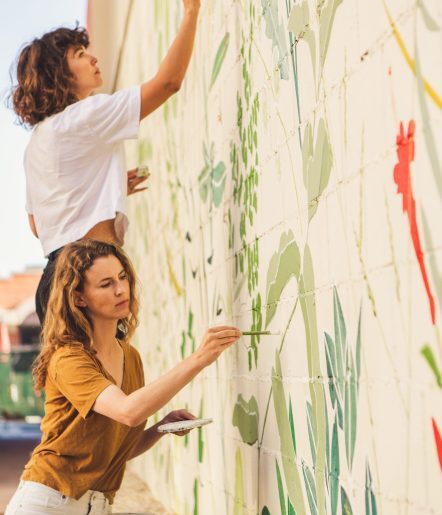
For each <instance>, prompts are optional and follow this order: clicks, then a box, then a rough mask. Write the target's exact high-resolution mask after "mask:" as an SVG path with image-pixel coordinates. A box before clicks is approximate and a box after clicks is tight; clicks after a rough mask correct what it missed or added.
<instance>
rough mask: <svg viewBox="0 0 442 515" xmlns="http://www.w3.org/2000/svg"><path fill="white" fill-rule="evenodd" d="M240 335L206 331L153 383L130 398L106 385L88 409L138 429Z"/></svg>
mask: <svg viewBox="0 0 442 515" xmlns="http://www.w3.org/2000/svg"><path fill="white" fill-rule="evenodd" d="M240 336H241V332H240V331H239V329H237V328H236V327H231V326H219V327H213V328H211V329H209V330H208V331H207V332H206V334H205V335H204V338H203V342H202V343H201V345H200V347H199V348H198V349H197V350H196V351H195V352H194V353H193V354H191V355H190V356H189V357H188V358H186V359H184V360H183V361H181V362H180V363H179V364H178V365H177V366H175V367H174V368H172V370H169V372H167V373H166V374H164V375H163V376H161V377H159V378H158V379H157V380H156V381H154V382H153V383H151V384H149V385H147V386H143V387H142V388H139V389H138V390H135V391H134V392H132V393H131V394H130V395H126V394H125V393H124V392H123V391H122V390H121V389H120V388H118V387H117V386H116V385H110V386H108V387H107V388H105V389H104V390H103V391H102V392H101V393H100V395H99V396H98V397H97V399H96V401H95V404H94V405H93V407H92V409H93V410H94V411H96V412H97V413H100V414H101V415H105V416H106V417H109V418H112V419H113V420H116V421H117V422H121V423H122V424H125V425H127V426H131V427H135V426H138V425H139V424H141V423H143V422H144V421H145V420H146V419H147V418H149V417H150V416H151V415H153V414H154V413H156V412H157V411H158V410H159V409H161V408H162V407H163V406H164V405H165V404H167V403H168V402H169V401H170V400H171V399H172V398H173V397H174V396H175V395H176V394H177V393H178V392H179V391H180V390H181V389H182V388H184V386H186V385H187V384H188V383H190V381H191V380H192V379H193V378H194V377H195V376H196V375H197V374H198V373H199V372H201V370H203V368H205V367H207V366H208V365H210V364H211V363H213V362H214V361H215V360H216V359H217V358H218V356H219V355H220V354H221V353H222V352H223V351H224V350H226V349H228V348H229V347H230V346H231V345H232V344H233V343H235V342H236V341H237V340H238V339H239V338H240Z"/></svg>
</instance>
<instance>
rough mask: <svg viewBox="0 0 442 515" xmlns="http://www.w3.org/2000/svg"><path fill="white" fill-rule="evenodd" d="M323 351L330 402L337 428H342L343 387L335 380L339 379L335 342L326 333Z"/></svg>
mask: <svg viewBox="0 0 442 515" xmlns="http://www.w3.org/2000/svg"><path fill="white" fill-rule="evenodd" d="M325 351H326V352H325V357H326V362H327V375H328V386H329V390H330V400H331V402H332V406H333V407H336V408H337V412H338V421H339V427H341V428H343V427H344V423H343V413H342V404H343V392H342V393H341V388H342V389H343V386H341V383H339V382H338V380H337V378H338V377H339V372H338V365H337V361H336V350H335V342H334V341H333V338H332V337H331V336H330V335H329V334H328V333H325Z"/></svg>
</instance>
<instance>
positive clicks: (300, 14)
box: [287, 0, 316, 81]
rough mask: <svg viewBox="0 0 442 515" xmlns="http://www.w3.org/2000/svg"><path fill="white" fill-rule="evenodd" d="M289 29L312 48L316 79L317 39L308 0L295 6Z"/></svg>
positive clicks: (311, 56) (289, 21)
mask: <svg viewBox="0 0 442 515" xmlns="http://www.w3.org/2000/svg"><path fill="white" fill-rule="evenodd" d="M287 29H288V30H289V31H290V32H293V33H294V35H295V38H296V39H297V40H298V41H299V40H302V39H303V40H304V41H305V42H306V43H307V45H308V47H309V50H310V58H311V61H312V68H313V75H314V77H315V81H316V39H315V34H314V32H313V31H312V29H311V28H310V12H309V7H308V2H307V0H304V2H302V4H296V5H294V6H293V8H292V10H291V11H290V15H289V19H288V22H287Z"/></svg>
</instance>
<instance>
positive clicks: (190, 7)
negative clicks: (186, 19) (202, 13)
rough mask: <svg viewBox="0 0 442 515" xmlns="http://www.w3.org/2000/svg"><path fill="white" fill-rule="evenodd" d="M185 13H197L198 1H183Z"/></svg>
mask: <svg viewBox="0 0 442 515" xmlns="http://www.w3.org/2000/svg"><path fill="white" fill-rule="evenodd" d="M183 4H184V11H185V12H195V11H196V12H198V11H199V8H200V7H201V2H200V0H183Z"/></svg>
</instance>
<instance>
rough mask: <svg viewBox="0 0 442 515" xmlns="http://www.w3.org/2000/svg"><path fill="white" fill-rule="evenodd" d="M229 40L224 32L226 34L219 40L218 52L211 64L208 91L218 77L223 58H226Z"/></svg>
mask: <svg viewBox="0 0 442 515" xmlns="http://www.w3.org/2000/svg"><path fill="white" fill-rule="evenodd" d="M229 40H230V34H229V33H228V32H226V34H225V35H224V37H223V39H222V40H221V43H220V44H219V47H218V50H217V52H216V56H215V62H214V63H213V68H212V76H211V79H210V86H209V90H210V89H212V86H213V85H214V83H215V81H216V79H217V77H218V74H219V72H220V70H221V66H222V64H223V62H224V58H225V57H226V54H227V49H228V48H229Z"/></svg>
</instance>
